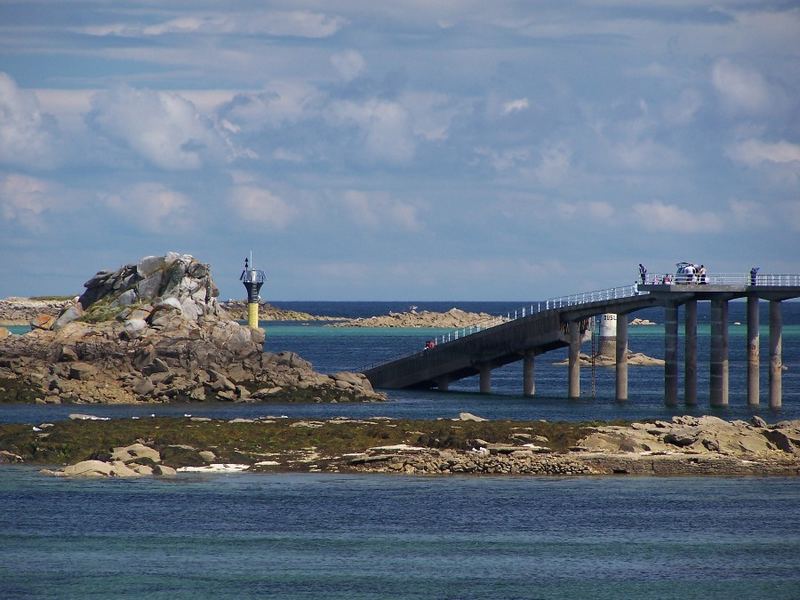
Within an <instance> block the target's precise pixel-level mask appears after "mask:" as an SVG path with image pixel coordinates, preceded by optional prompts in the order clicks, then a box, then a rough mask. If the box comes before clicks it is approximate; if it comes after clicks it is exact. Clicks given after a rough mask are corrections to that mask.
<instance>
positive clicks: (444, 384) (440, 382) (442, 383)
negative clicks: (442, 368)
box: [436, 375, 450, 392]
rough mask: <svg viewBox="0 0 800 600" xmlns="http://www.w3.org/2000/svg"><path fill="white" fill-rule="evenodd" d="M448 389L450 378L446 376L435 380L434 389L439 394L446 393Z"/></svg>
mask: <svg viewBox="0 0 800 600" xmlns="http://www.w3.org/2000/svg"><path fill="white" fill-rule="evenodd" d="M449 388H450V378H449V377H448V376H447V375H442V376H441V377H439V378H438V379H437V380H436V389H438V390H439V391H440V392H446V391H447V390H448V389H449Z"/></svg>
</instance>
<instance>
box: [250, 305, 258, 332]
mask: <svg viewBox="0 0 800 600" xmlns="http://www.w3.org/2000/svg"><path fill="white" fill-rule="evenodd" d="M247 325H248V326H250V327H251V328H252V329H258V303H257V302H250V303H248V304H247Z"/></svg>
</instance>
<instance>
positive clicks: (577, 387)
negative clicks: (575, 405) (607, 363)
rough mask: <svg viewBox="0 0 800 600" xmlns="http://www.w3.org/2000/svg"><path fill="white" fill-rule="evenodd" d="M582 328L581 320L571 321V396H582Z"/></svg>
mask: <svg viewBox="0 0 800 600" xmlns="http://www.w3.org/2000/svg"><path fill="white" fill-rule="evenodd" d="M580 352H581V330H580V322H579V321H570V322H569V398H570V399H571V400H574V399H576V398H580V397H581V361H580Z"/></svg>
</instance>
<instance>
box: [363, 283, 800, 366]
mask: <svg viewBox="0 0 800 600" xmlns="http://www.w3.org/2000/svg"><path fill="white" fill-rule="evenodd" d="M678 278H680V281H679V280H678ZM646 284H647V285H664V284H678V285H681V284H695V285H704V284H708V285H735V286H748V285H754V286H764V287H769V286H781V287H791V286H796V287H800V274H764V275H756V276H755V279H754V278H753V276H752V275H750V274H743V273H728V274H725V273H719V274H714V275H708V274H706V275H705V282H701V281H700V279H699V276H698V275H697V274H695V275H694V276H693V279H691V280H690V278H689V277H688V276H685V275H675V274H674V273H667V274H664V275H650V276H649V277H647V278H646ZM648 293H649V292H646V291H640V290H639V286H638V284H632V285H623V286H618V287H613V288H608V289H605V290H595V291H593V292H582V293H580V294H572V295H569V296H558V297H555V298H549V299H547V300H543V301H541V302H536V303H535V304H533V303H531V304H528V305H526V306H523V307H521V308H519V309H517V310H515V311H514V312H508V313H506V315H505V317H504V316H502V315H498V316H496V317H493V318H491V319H487V320H486V321H482V322H480V323H477V324H475V325H470V326H468V327H461V328H459V329H454V330H452V331H448V332H447V333H444V334H442V335H439V336H436V337H435V338H434V340H433V342H434V344H435V345H437V346H438V345H440V344H448V343H451V342H455V341H457V340H460V339H463V338H465V337H468V336H470V335H473V334H475V333H479V332H481V331H486V330H487V329H491V328H492V327H497V326H498V325H502V324H504V323H509V322H511V321H515V320H517V319H524V318H526V317H530V316H532V315H535V314H539V313H544V312H547V311H551V310H561V309H563V308H571V307H576V306H582V305H585V304H592V303H593V302H606V301H608V300H618V299H622V298H631V297H633V296H641V295H646V294H648ZM425 351H426V350H415V351H413V352H407V353H405V354H401V355H399V356H395V357H394V358H391V359H388V360H381V361H375V362H373V363H371V364H369V365H367V366H365V367H362V368H361V371H362V372H363V371H366V370H368V369H371V368H373V367H376V366H378V365H381V364H385V363H389V362H394V361H396V360H400V359H403V358H409V357H411V356H416V355H420V356H422V355H424V354H425Z"/></svg>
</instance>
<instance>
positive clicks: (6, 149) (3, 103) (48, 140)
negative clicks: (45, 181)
mask: <svg viewBox="0 0 800 600" xmlns="http://www.w3.org/2000/svg"><path fill="white" fill-rule="evenodd" d="M56 138H57V125H56V121H55V119H54V118H53V117H51V116H49V115H47V114H43V113H42V112H41V111H40V109H39V103H38V101H37V98H36V96H35V95H34V94H33V93H31V92H28V91H25V90H22V89H20V88H19V87H18V86H17V84H16V82H15V81H14V80H13V79H12V78H11V77H9V76H8V75H6V74H5V73H3V72H0V162H2V163H8V164H13V165H21V166H24V167H28V168H33V169H40V168H48V167H53V166H55V164H56V162H57V160H56V158H57V157H56V152H55V147H56V145H57V144H56Z"/></svg>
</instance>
